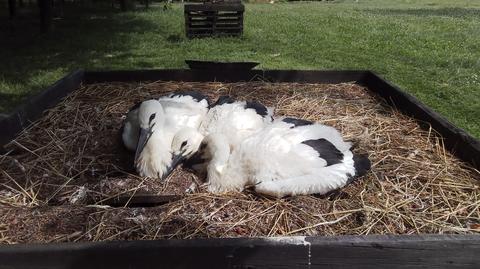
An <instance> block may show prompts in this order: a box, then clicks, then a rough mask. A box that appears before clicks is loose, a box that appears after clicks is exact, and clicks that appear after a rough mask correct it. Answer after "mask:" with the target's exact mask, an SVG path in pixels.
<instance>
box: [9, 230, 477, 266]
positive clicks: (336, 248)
mask: <svg viewBox="0 0 480 269" xmlns="http://www.w3.org/2000/svg"><path fill="white" fill-rule="evenodd" d="M478 253H480V237H479V236H478V235H411V236H407V235H402V236H388V235H378V236H331V237H328V236H325V237H300V236H299V237H276V238H235V239H233V238H218V239H193V240H157V241H117V242H94V243H60V244H30V245H28V244H19V245H10V246H8V245H3V246H0V260H1V261H2V266H3V267H2V268H57V269H62V268H114V269H122V268H149V267H152V265H156V267H159V268H172V269H174V268H212V269H213V268H219V269H220V268H221V269H224V268H238V269H240V268H252V269H254V268H279V269H280V268H284V269H287V268H305V269H307V268H389V269H393V268H480V256H479V255H478Z"/></svg>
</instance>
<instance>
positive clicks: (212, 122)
mask: <svg viewBox="0 0 480 269" xmlns="http://www.w3.org/2000/svg"><path fill="white" fill-rule="evenodd" d="M272 119H273V109H272V108H267V107H265V106H264V105H262V104H260V103H258V102H254V101H252V102H250V101H235V100H233V99H232V98H231V97H229V96H222V97H220V98H219V99H218V100H217V102H216V103H215V104H214V105H212V107H211V108H210V110H209V111H208V113H207V115H206V116H205V118H204V120H203V122H202V123H201V125H200V127H199V129H198V134H194V133H193V132H191V133H190V135H183V138H182V139H183V140H181V139H179V140H178V141H177V142H176V143H174V144H176V145H177V146H176V147H175V146H174V147H173V148H172V149H173V151H174V152H176V153H177V154H181V152H182V151H183V150H184V149H182V148H180V147H179V146H178V145H182V143H184V145H186V146H185V147H186V148H189V147H190V148H194V149H196V150H197V149H198V148H199V146H200V143H201V142H202V139H199V137H202V138H203V136H207V135H211V134H216V133H220V134H222V135H223V137H224V138H225V141H226V143H227V145H228V146H229V148H233V147H234V146H235V145H239V144H240V143H241V141H243V140H244V139H245V138H247V137H249V136H251V135H253V134H255V133H256V132H258V131H259V130H261V129H262V128H264V127H265V126H266V125H268V124H270V123H271V122H272ZM174 140H177V139H176V138H174ZM187 154H188V156H185V157H190V156H191V155H192V154H191V151H187V152H185V153H183V155H187ZM185 165H186V166H187V167H190V168H193V169H194V170H196V171H197V173H199V174H203V173H205V172H206V171H205V168H206V163H205V162H204V160H203V159H202V158H199V155H196V156H194V157H193V158H191V159H189V160H187V161H186V163H185Z"/></svg>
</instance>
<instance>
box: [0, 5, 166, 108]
mask: <svg viewBox="0 0 480 269" xmlns="http://www.w3.org/2000/svg"><path fill="white" fill-rule="evenodd" d="M37 12H38V11H37V9H36V7H35V6H30V7H29V9H26V10H25V11H23V12H20V13H19V15H18V16H17V18H16V19H15V20H14V21H13V22H12V21H10V19H9V18H8V17H5V16H4V15H5V14H4V15H3V16H1V15H0V58H1V59H2V64H1V65H0V85H2V86H3V89H2V88H0V93H2V96H0V98H1V101H0V111H3V112H5V111H6V110H7V111H9V110H12V108H13V107H14V106H16V105H18V103H19V102H20V101H21V100H22V99H23V98H24V97H26V96H28V95H31V94H34V93H35V92H36V91H38V90H40V89H44V88H46V87H48V86H49V85H51V84H52V83H53V82H54V81H56V80H58V79H59V78H61V77H62V76H63V75H65V74H66V73H67V72H70V71H72V70H75V69H79V68H108V69H114V68H115V66H117V68H118V66H123V65H124V64H125V63H127V64H128V63H129V62H131V59H132V58H136V57H143V58H146V57H148V55H136V54H138V51H135V48H138V46H137V45H138V42H139V41H138V40H135V39H134V38H133V37H134V36H135V35H136V34H137V33H138V34H142V33H144V32H146V31H154V32H155V34H156V35H165V36H167V35H168V33H167V29H164V28H165V27H162V26H161V25H159V24H155V23H154V22H153V21H149V20H147V19H146V18H143V17H142V16H141V15H139V13H135V12H127V13H121V12H119V11H118V10H117V9H114V8H111V7H110V6H108V5H98V6H97V5H95V6H82V5H78V4H76V3H67V5H66V6H65V7H64V16H63V18H55V19H54V22H53V29H52V31H51V32H50V33H48V34H40V32H39V29H40V26H39V21H38V16H37V15H38V14H37ZM135 65H136V66H137V67H139V68H149V67H152V65H151V64H149V63H148V62H146V61H136V62H135ZM110 66H112V67H110Z"/></svg>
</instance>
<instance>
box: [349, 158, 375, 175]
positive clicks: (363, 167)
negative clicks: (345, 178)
mask: <svg viewBox="0 0 480 269" xmlns="http://www.w3.org/2000/svg"><path fill="white" fill-rule="evenodd" d="M353 166H354V167H355V176H357V177H361V176H363V175H365V174H366V173H367V172H368V170H370V168H371V166H372V164H371V163H370V160H369V159H368V156H367V155H353Z"/></svg>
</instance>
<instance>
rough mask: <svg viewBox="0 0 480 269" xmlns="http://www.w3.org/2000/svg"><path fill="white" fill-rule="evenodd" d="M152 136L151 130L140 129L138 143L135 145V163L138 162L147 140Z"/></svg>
mask: <svg viewBox="0 0 480 269" xmlns="http://www.w3.org/2000/svg"><path fill="white" fill-rule="evenodd" d="M151 136H152V129H151V128H149V129H143V128H140V134H139V136H138V143H137V150H136V151H135V163H137V161H138V157H139V156H140V154H141V153H142V151H143V149H144V148H145V145H146V144H147V142H148V140H149V139H150V137H151Z"/></svg>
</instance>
